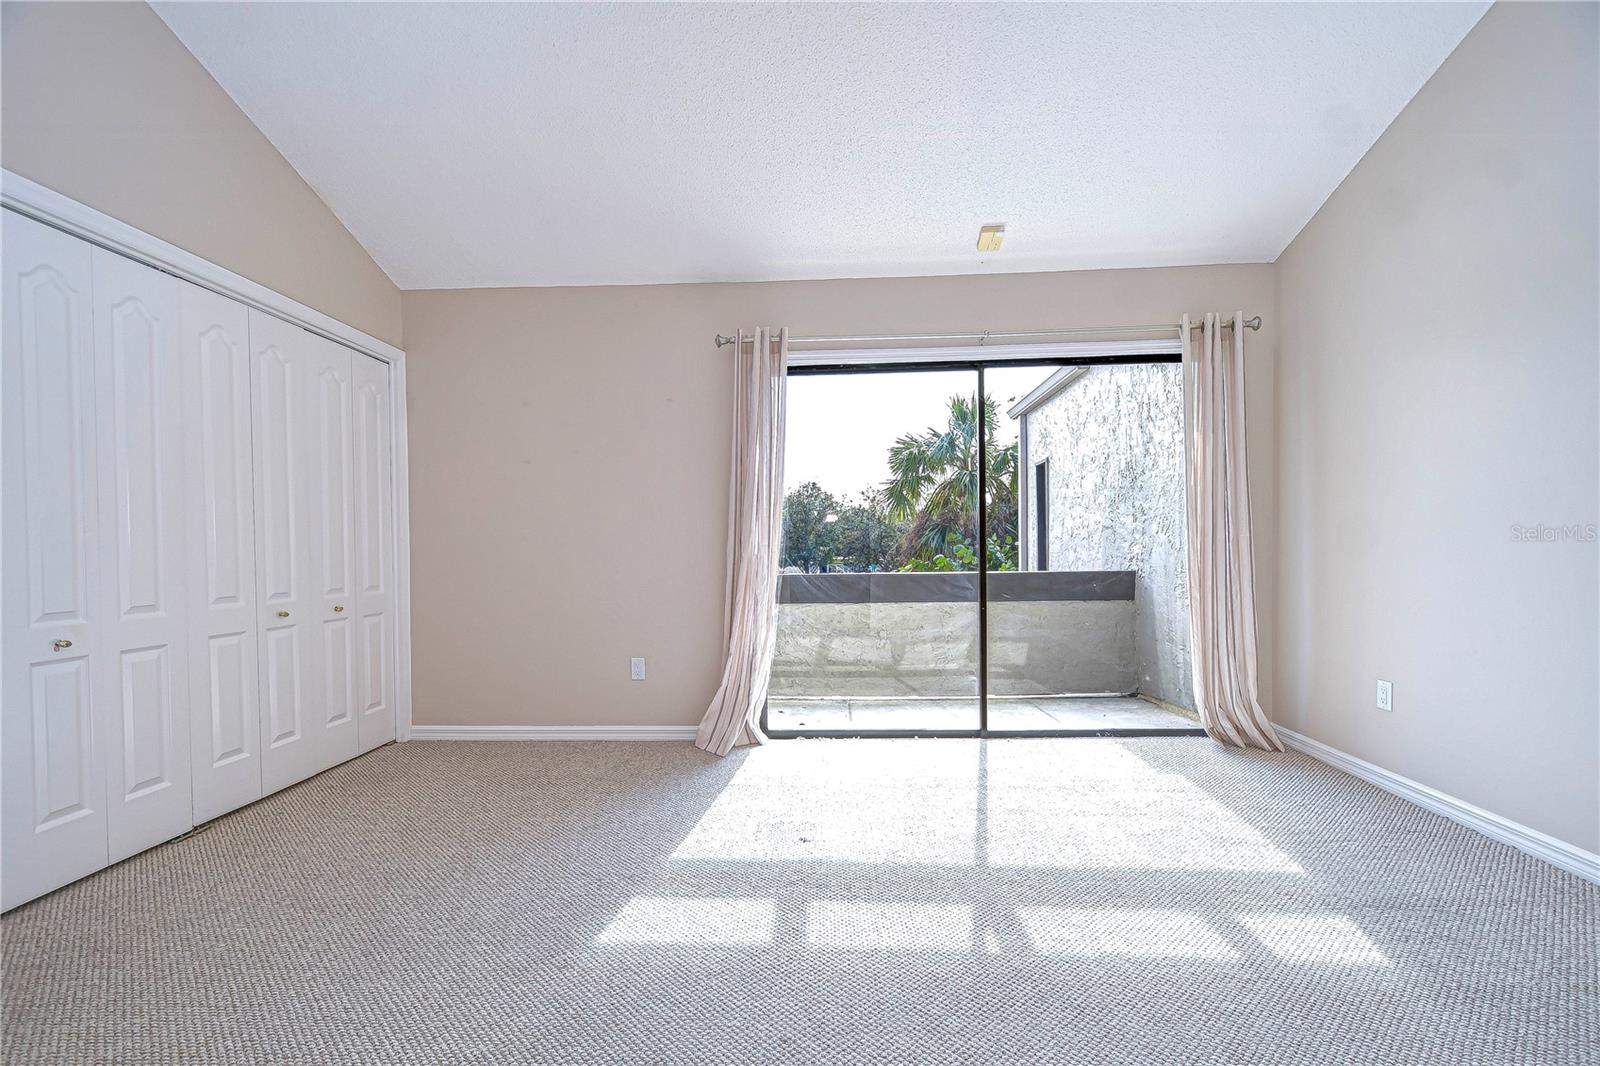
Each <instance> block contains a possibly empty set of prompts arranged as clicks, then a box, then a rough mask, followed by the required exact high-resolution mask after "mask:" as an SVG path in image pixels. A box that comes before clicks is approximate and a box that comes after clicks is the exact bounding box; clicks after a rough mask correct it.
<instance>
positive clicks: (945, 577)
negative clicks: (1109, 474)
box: [767, 570, 1197, 733]
mask: <svg viewBox="0 0 1600 1066" xmlns="http://www.w3.org/2000/svg"><path fill="white" fill-rule="evenodd" d="M1136 576H1137V575H1136V574H1135V573H1134V572H1133V571H1131V570H1093V571H1033V572H1015V571H1011V572H1001V573H993V574H990V575H989V581H988V585H989V607H988V620H989V728H990V729H991V730H1003V731H1013V730H1014V731H1019V732H1024V731H1025V732H1055V731H1090V730H1093V731H1099V730H1139V731H1146V730H1172V729H1183V730H1187V729H1193V728H1196V726H1197V722H1196V721H1195V720H1194V718H1193V717H1191V716H1190V715H1189V714H1188V713H1187V712H1186V711H1184V710H1183V709H1182V708H1176V707H1174V706H1173V705H1171V704H1168V703H1162V702H1156V701H1153V700H1150V699H1146V698H1141V696H1140V688H1141V681H1142V679H1143V678H1144V677H1145V676H1147V675H1148V673H1149V671H1148V670H1146V669H1144V664H1142V663H1141V652H1140V641H1139V640H1138V639H1137V636H1136V635H1137V633H1138V632H1139V629H1140V622H1141V619H1140V616H1139V613H1138V610H1139V604H1138V602H1137V601H1136V599H1135V589H1136V586H1137V584H1138V583H1137V581H1136ZM977 704H978V575H977V574H976V573H970V572H967V573H961V572H957V573H866V574H860V573H856V574H847V573H832V574H786V575H784V576H783V577H781V578H780V580H779V589H778V616H777V643H776V648H775V653H774V657H773V667H772V682H771V688H770V693H769V698H768V704H767V716H768V717H767V725H768V728H769V729H770V730H772V731H775V732H801V733H819V732H821V733H826V732H878V731H902V730H918V731H921V730H927V731H944V730H949V731H958V730H968V729H975V728H977V718H978V715H977Z"/></svg>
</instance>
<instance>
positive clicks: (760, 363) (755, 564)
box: [694, 329, 789, 755]
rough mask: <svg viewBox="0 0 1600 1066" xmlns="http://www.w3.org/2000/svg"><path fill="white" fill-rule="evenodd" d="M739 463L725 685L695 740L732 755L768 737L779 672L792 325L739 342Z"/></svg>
mask: <svg viewBox="0 0 1600 1066" xmlns="http://www.w3.org/2000/svg"><path fill="white" fill-rule="evenodd" d="M733 363H734V373H733V399H734V422H733V464H732V471H731V473H730V474H729V477H728V576H727V592H726V596H727V598H726V602H725V603H724V607H723V615H722V637H723V646H724V647H725V648H726V649H727V653H726V654H727V658H726V660H725V661H724V663H723V666H722V684H721V685H719V686H718V688H717V694H716V696H715V697H713V698H712V700H711V706H710V707H708V708H707V709H706V715H705V717H704V718H703V719H701V721H700V730H699V732H698V733H697V734H696V736H695V741H694V743H695V746H696V747H698V748H703V749H705V750H706V751H709V752H711V753H712V754H713V755H726V754H728V752H730V751H732V750H733V748H734V747H735V746H736V745H740V744H760V743H763V742H764V741H765V740H766V739H767V738H766V735H765V734H763V733H762V732H761V708H762V707H763V706H765V705H766V702H767V684H768V682H769V681H770V680H771V677H772V644H773V636H774V632H775V628H776V622H777V609H778V550H779V546H780V544H779V541H780V538H781V537H782V536H783V423H784V406H785V402H786V398H787V388H788V382H787V379H786V377H785V374H786V373H787V371H788V365H789V331H788V330H786V329H780V330H778V331H777V334H776V335H773V334H772V333H771V331H769V330H765V329H758V330H756V331H755V334H754V336H752V335H750V334H747V333H745V332H743V331H741V332H740V333H739V343H738V345H737V346H736V347H735V348H734V356H733Z"/></svg>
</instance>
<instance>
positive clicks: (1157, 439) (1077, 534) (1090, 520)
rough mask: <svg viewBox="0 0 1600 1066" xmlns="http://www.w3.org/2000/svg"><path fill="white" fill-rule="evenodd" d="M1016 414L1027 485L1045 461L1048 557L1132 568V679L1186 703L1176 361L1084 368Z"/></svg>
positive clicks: (1071, 565)
mask: <svg viewBox="0 0 1600 1066" xmlns="http://www.w3.org/2000/svg"><path fill="white" fill-rule="evenodd" d="M1025 421H1026V429H1025V432H1026V433H1027V435H1028V439H1027V445H1026V453H1027V462H1028V467H1029V468H1028V469H1027V470H1026V471H1024V472H1023V473H1024V477H1026V478H1027V479H1028V480H1027V481H1026V482H1025V484H1026V485H1027V486H1028V491H1029V492H1030V493H1031V492H1032V484H1033V482H1032V478H1033V476H1034V471H1033V465H1034V464H1036V463H1038V462H1040V461H1041V460H1044V459H1048V460H1049V461H1050V473H1049V480H1050V488H1049V515H1048V525H1049V537H1050V543H1049V558H1048V562H1049V569H1051V570H1132V571H1134V572H1135V573H1136V574H1137V575H1138V577H1137V580H1136V585H1135V591H1134V604H1135V609H1134V618H1133V626H1134V637H1133V639H1134V654H1135V657H1136V660H1137V672H1138V677H1137V682H1138V683H1137V689H1138V691H1139V692H1141V693H1143V694H1145V695H1148V696H1155V697H1157V698H1159V699H1163V700H1167V701H1168V702H1170V703H1175V704H1178V705H1179V706H1182V707H1189V708H1191V709H1192V708H1193V706H1194V696H1193V693H1192V684H1191V680H1190V673H1189V593H1188V583H1187V582H1188V576H1187V575H1188V566H1187V563H1186V560H1185V557H1184V550H1185V548H1184V538H1185V534H1184V510H1183V504H1184V475H1183V376H1182V368H1181V367H1180V366H1179V365H1178V364H1176V363H1159V364H1139V365H1134V366H1105V367H1093V368H1090V369H1089V371H1088V372H1087V373H1085V374H1084V375H1083V376H1081V377H1079V378H1078V379H1077V380H1075V381H1074V382H1072V383H1071V384H1070V385H1068V386H1067V387H1066V388H1065V389H1063V390H1062V391H1061V392H1059V393H1057V394H1056V395H1055V396H1054V397H1052V398H1051V399H1049V400H1047V401H1046V402H1045V403H1043V404H1042V405H1040V406H1039V407H1037V408H1035V409H1034V410H1032V411H1031V412H1029V413H1028V414H1027V415H1026V416H1025ZM1030 527H1031V522H1025V523H1024V537H1023V544H1022V549H1023V558H1024V559H1025V560H1027V564H1028V565H1029V566H1030V567H1032V566H1034V565H1036V564H1037V554H1036V551H1035V546H1034V544H1033V543H1032V538H1031V536H1030V533H1031V528H1030Z"/></svg>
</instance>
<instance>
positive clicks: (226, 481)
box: [180, 284, 261, 822]
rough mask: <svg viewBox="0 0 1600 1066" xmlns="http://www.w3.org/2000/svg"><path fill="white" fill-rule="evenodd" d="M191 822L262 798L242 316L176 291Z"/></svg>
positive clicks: (191, 291) (192, 290) (193, 291)
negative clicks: (184, 509)
mask: <svg viewBox="0 0 1600 1066" xmlns="http://www.w3.org/2000/svg"><path fill="white" fill-rule="evenodd" d="M181 290H182V291H181V295H180V300H181V306H180V312H181V321H182V325H183V332H182V338H181V343H182V348H183V377H184V392H185V403H184V414H185V422H184V430H185V434H184V435H185V439H186V440H187V442H188V444H187V448H186V449H185V451H186V459H187V463H188V468H187V470H186V472H185V487H186V488H187V490H188V493H187V497H188V501H189V506H188V509H187V510H188V514H187V522H188V529H187V533H188V538H189V553H188V585H189V677H188V685H189V710H190V714H189V750H190V753H191V772H192V773H193V775H194V817H195V821H196V822H204V821H208V820H210V819H212V818H215V817H217V816H218V815H220V814H225V813H227V812H228V811H231V810H233V809H234V808H235V807H239V806H242V805H244V804H246V803H249V802H250V801H251V800H254V799H259V798H260V797H261V717H260V713H259V708H260V700H261V691H260V678H259V676H258V674H257V670H256V663H257V652H258V648H257V641H258V639H259V634H258V632H257V626H256V560H255V550H256V538H255V494H254V488H253V485H254V481H255V471H254V469H253V465H252V462H251V457H250V339H249V315H248V312H247V311H246V309H245V306H244V305H243V304H240V303H235V302H234V301H233V300H230V299H227V298H226V297H224V296H219V295H217V294H216V293H214V292H210V291H208V290H206V289H202V288H200V287H199V286H197V285H189V284H183V285H182V286H181Z"/></svg>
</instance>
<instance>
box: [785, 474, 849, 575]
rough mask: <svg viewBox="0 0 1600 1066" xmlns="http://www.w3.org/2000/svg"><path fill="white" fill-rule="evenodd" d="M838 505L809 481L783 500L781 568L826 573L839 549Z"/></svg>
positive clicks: (814, 483) (827, 493)
mask: <svg viewBox="0 0 1600 1066" xmlns="http://www.w3.org/2000/svg"><path fill="white" fill-rule="evenodd" d="M838 513H839V501H838V500H837V499H835V498H834V495H833V493H831V492H828V491H826V490H825V489H823V487H822V486H821V485H818V484H817V483H816V482H815V481H808V482H806V483H805V484H804V485H801V486H800V487H799V488H797V489H794V490H793V491H791V492H790V493H789V494H788V495H786V496H785V497H784V498H783V550H782V551H781V552H779V553H778V565H779V566H785V567H787V566H795V567H799V568H800V569H801V570H804V571H805V572H806V573H808V574H809V573H814V572H816V571H820V570H823V569H824V568H826V567H827V566H828V565H829V564H830V563H832V562H833V557H834V554H835V552H836V551H837V549H838V531H837V529H836V528H835V527H836V525H837V521H836V520H835V521H829V518H830V517H834V518H835V519H836V518H837V515H838Z"/></svg>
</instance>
